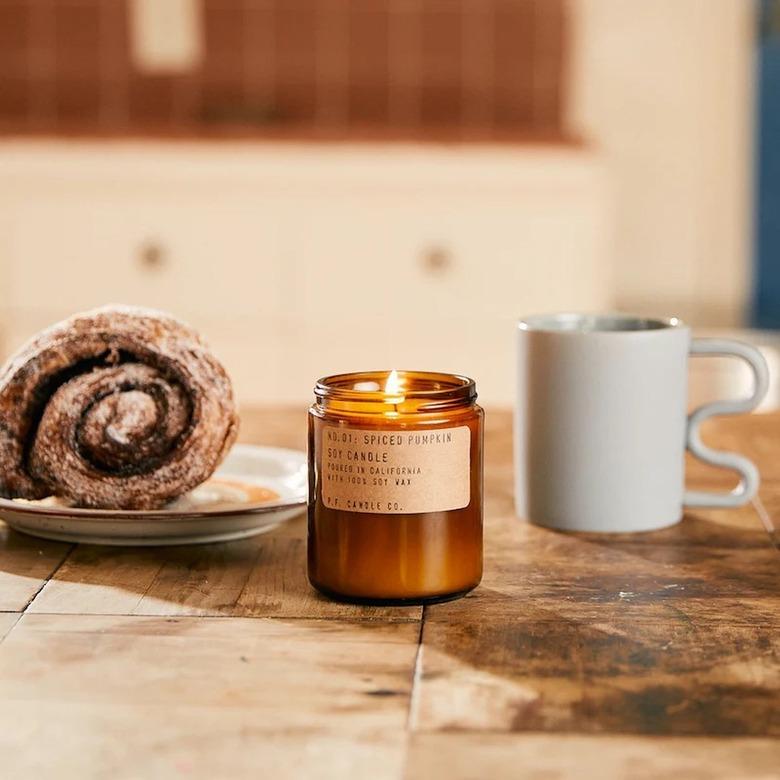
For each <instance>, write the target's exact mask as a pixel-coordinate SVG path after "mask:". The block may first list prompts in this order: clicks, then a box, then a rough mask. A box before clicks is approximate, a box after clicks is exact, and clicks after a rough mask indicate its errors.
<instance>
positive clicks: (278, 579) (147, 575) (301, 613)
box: [29, 532, 422, 621]
mask: <svg viewBox="0 0 780 780" xmlns="http://www.w3.org/2000/svg"><path fill="white" fill-rule="evenodd" d="M29 611H30V612H31V613H52V614H55V613H60V614H66V613H70V614H107V615H163V616H175V615H202V616H209V615H211V616H219V615H222V616H230V617H308V618H323V617H330V618H338V617H341V618H365V619H376V618H381V619H382V620H395V619H398V620H412V621H418V620H420V618H421V615H422V609H421V608H420V607H394V608H392V609H387V608H378V607H361V606H355V605H350V604H339V603H336V602H334V601H329V600H328V599H326V598H324V597H322V596H320V595H319V594H318V593H317V592H316V591H314V590H313V589H312V588H311V586H310V585H309V583H308V580H307V579H306V542H305V540H304V539H302V538H296V537H290V536H286V535H278V536H277V535H276V533H275V532H272V533H271V534H265V535H262V536H259V537H255V538H254V539H248V540H245V541H241V542H227V543H223V544H213V545H208V546H200V545H198V546H196V545H192V546H184V547H164V548H162V547H161V548H110V547H108V548H106V547H95V546H86V545H84V546H79V547H78V548H77V549H76V550H75V551H74V552H73V554H72V555H71V556H70V557H69V558H68V560H67V561H66V562H65V563H64V564H63V565H62V566H61V567H60V569H59V570H58V571H57V572H56V574H55V575H54V576H53V577H52V578H51V580H49V582H48V583H46V586H45V587H44V588H43V589H42V590H41V592H40V593H39V594H38V596H37V597H36V598H35V600H34V601H33V602H32V604H31V605H30V608H29Z"/></svg>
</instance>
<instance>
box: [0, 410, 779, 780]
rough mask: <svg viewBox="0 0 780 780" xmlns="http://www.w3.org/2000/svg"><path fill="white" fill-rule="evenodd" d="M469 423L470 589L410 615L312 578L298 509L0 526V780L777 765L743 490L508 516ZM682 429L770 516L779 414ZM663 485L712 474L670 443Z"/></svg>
mask: <svg viewBox="0 0 780 780" xmlns="http://www.w3.org/2000/svg"><path fill="white" fill-rule="evenodd" d="M304 417H305V413H304V410H302V409H289V410H279V409H274V410H265V411H262V412H260V411H258V412H251V413H245V414H244V427H243V432H242V436H243V439H244V440H245V441H256V442H262V443H265V444H276V445H279V446H288V447H301V446H304V437H305V431H304V425H303V420H304ZM486 422H487V425H486V447H485V452H486V470H485V482H486V500H485V576H484V579H483V583H482V585H481V586H480V588H478V589H477V590H476V591H475V592H474V593H473V594H471V595H469V596H468V597H466V598H465V599H461V600H459V601H454V602H450V603H447V604H440V605H435V606H431V607H427V608H426V609H425V611H424V613H423V612H422V610H421V609H420V608H397V609H382V608H371V607H356V606H350V605H342V604H336V603H334V602H331V601H328V600H326V599H324V598H322V597H320V596H319V595H318V594H316V593H315V592H314V591H313V590H312V589H311V588H310V587H309V585H308V582H307V580H306V575H305V532H306V525H305V519H304V518H299V519H297V520H295V521H292V522H290V523H288V524H286V525H284V526H282V527H281V528H279V529H276V530H275V531H274V532H272V533H271V534H268V535H264V536H260V537H256V538H255V539H252V540H245V541H243V542H231V543H226V544H218V545H207V546H193V547H179V548H159V549H142V548H135V549H132V548H126V549H117V548H100V547H91V546H76V547H73V548H71V547H70V546H69V545H62V544H58V543H47V542H39V541H37V540H34V539H28V538H27V537H23V536H21V535H18V534H13V533H12V532H8V531H7V530H5V529H3V531H2V535H0V608H2V605H5V608H6V609H8V610H11V611H9V612H7V613H6V614H2V612H0V690H2V691H3V699H4V700H3V704H2V705H0V747H5V748H7V749H6V752H5V755H6V757H7V761H8V768H7V769H6V766H5V765H4V776H9V777H14V776H16V777H25V778H26V777H31V776H42V775H44V774H49V775H53V776H57V777H66V778H67V777H78V778H82V777H108V776H111V777H117V778H122V777H166V778H167V777H170V776H179V775H181V776H186V777H195V778H212V777H223V776H224V777H249V776H252V777H254V776H256V775H257V774H258V772H259V773H260V774H269V775H270V774H271V773H273V775H274V776H275V777H278V778H299V777H306V778H309V777H314V778H319V777H323V778H330V777H334V778H335V777H339V778H345V777H372V778H373V777H377V778H385V777H386V778H398V779H400V778H402V777H405V778H407V780H419V778H429V777H432V778H436V777H440V776H446V777H452V778H455V780H460V778H464V779H465V778H469V779H470V778H474V779H475V780H481V779H482V778H484V777H494V778H498V779H499V780H500V779H501V778H509V777H512V778H515V777H519V778H524V777H528V778H545V779H547V778H566V777H577V778H598V779H599V780H601V778H626V779H628V778H630V779H631V780H633V779H634V778H638V779H639V780H644V778H657V777H658V778H664V777H669V778H675V780H678V779H679V778H680V777H685V778H688V777H690V778H694V779H696V778H702V780H703V779H704V778H708V779H709V778H715V779H716V780H718V779H719V778H737V777H738V778H764V779H766V778H769V777H776V776H777V766H778V759H779V758H780V754H779V752H778V745H780V739H778V737H780V553H778V551H777V550H776V549H774V548H773V546H772V544H771V542H770V539H769V536H768V534H767V532H766V530H765V529H764V528H763V526H762V524H761V522H760V520H759V517H758V515H757V513H756V511H755V508H754V507H753V506H746V507H743V508H741V509H738V510H729V511H716V510H695V511H690V512H688V513H687V514H686V516H685V518H684V519H683V521H682V522H681V523H680V524H678V525H677V526H674V527H672V528H668V529H665V530H663V531H659V532H654V533H647V534H635V535H625V536H623V535H596V534H564V533H557V532H554V531H550V530H547V529H544V528H537V527H535V526H533V525H529V524H528V523H525V522H523V521H520V520H517V519H516V518H515V517H514V507H513V496H512V459H511V458H512V446H511V421H510V417H509V415H507V414H503V413H493V414H488V416H487V421H486ZM704 435H705V439H706V440H707V441H708V442H710V443H712V444H713V445H714V446H717V447H722V448H728V449H733V450H736V451H739V452H743V453H745V454H747V455H749V456H750V457H753V458H755V459H756V461H757V462H758V464H759V466H760V468H761V470H762V472H763V474H764V483H763V485H762V488H761V499H762V501H763V504H764V505H765V506H766V508H767V510H768V512H769V514H770V516H772V517H778V518H780V469H778V466H777V463H778V460H780V458H778V456H780V415H774V414H773V415H767V416H762V417H758V416H755V417H747V418H735V419H728V420H727V419H723V420H717V421H713V422H710V423H708V425H707V427H706V429H705V434H704ZM687 481H688V483H689V484H690V485H692V486H696V487H701V488H704V489H716V490H728V489H730V488H731V487H732V486H733V480H732V477H731V475H730V474H729V473H728V472H723V471H721V470H717V469H712V468H710V467H706V466H703V465H702V464H699V463H697V462H695V461H692V460H691V461H690V462H689V465H688V475H687ZM36 594H37V595H36ZM28 602H29V606H27V605H28ZM25 607H26V609H25ZM22 612H23V614H22V615H21V617H20V614H19V613H22ZM421 627H422V644H421V645H418V642H419V639H420V629H421ZM3 635H5V638H4V639H2V637H3ZM41 744H45V745H46V749H45V750H40V749H29V748H28V749H23V750H19V749H18V747H19V745H22V746H33V745H41Z"/></svg>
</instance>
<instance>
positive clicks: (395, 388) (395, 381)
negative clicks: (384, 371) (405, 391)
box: [385, 369, 401, 395]
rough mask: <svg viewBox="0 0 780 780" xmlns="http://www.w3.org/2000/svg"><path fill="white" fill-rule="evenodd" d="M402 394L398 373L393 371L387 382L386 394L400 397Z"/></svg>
mask: <svg viewBox="0 0 780 780" xmlns="http://www.w3.org/2000/svg"><path fill="white" fill-rule="evenodd" d="M400 392H401V380H400V379H399V378H398V372H397V371H396V370H395V369H393V370H392V371H391V372H390V373H389V374H388V375H387V380H386V381H385V393H387V394H388V395H398V394H399V393H400Z"/></svg>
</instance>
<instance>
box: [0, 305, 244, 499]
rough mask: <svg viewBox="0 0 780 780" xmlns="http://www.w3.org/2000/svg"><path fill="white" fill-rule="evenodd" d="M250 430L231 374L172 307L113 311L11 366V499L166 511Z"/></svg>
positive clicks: (6, 428)
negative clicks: (241, 426) (242, 424)
mask: <svg viewBox="0 0 780 780" xmlns="http://www.w3.org/2000/svg"><path fill="white" fill-rule="evenodd" d="M237 432H238V417H237V415H236V409H235V404H234V400H233V391H232V387H231V384H230V379H229V378H228V375H227V373H226V372H225V369H224V368H223V367H222V365H221V364H220V363H219V362H218V361H217V359H216V358H215V357H214V356H213V355H212V354H211V352H210V351H209V349H208V347H207V346H206V344H205V342H204V341H203V340H202V339H201V338H200V336H199V335H198V334H197V333H196V332H195V331H194V330H193V329H192V328H190V327H189V326H187V325H185V324H183V323H182V322H179V321H178V320H176V319H174V318H173V317H171V316H170V315H168V314H165V313H163V312H158V311H153V310H151V309H141V308H136V307H129V306H107V307H104V308H101V309H95V310H93V311H90V312H85V313H83V314H77V315H75V316H73V317H71V318H69V319H67V320H65V321H63V322H61V323H58V324H56V325H53V326H52V327H50V328H48V329H46V330H44V331H43V332H41V333H40V334H39V335H38V336H36V337H35V338H33V339H32V340H31V341H30V342H28V343H27V344H26V345H24V346H23V347H22V348H21V349H20V350H19V351H18V352H17V353H16V354H15V355H14V356H13V357H11V358H10V359H9V360H8V361H7V362H6V364H5V365H4V366H3V368H2V369H0V495H2V496H4V497H6V498H26V499H37V498H44V497H46V496H49V495H55V496H59V497H61V498H65V499H68V500H69V501H70V502H71V503H73V505H75V506H82V507H92V508H107V509H155V508H159V507H161V506H164V505H165V504H166V503H168V502H169V501H171V500H172V499H174V498H177V497H178V496H181V495H182V494H184V493H186V492H187V491H188V490H190V489H192V488H193V487H195V486H196V485H198V484H200V483H201V482H203V481H205V480H206V479H208V477H210V476H211V474H212V473H213V472H214V470H215V469H216V467H217V466H218V465H219V463H220V462H221V461H222V459H223V458H224V456H225V455H226V454H227V452H228V450H229V449H230V447H231V446H232V445H233V442H234V441H235V439H236V435H237Z"/></svg>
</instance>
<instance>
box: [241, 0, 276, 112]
mask: <svg viewBox="0 0 780 780" xmlns="http://www.w3.org/2000/svg"><path fill="white" fill-rule="evenodd" d="M274 8H275V3H273V2H272V0H267V2H265V3H261V4H259V5H250V6H248V7H247V8H246V10H245V15H244V27H243V35H244V74H243V75H244V90H245V93H246V96H247V103H248V105H250V106H252V105H261V106H264V107H265V110H266V112H269V111H273V104H274V102H275V99H276V49H277V41H276V36H275V35H274V24H275V22H274V17H275V12H274Z"/></svg>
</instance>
